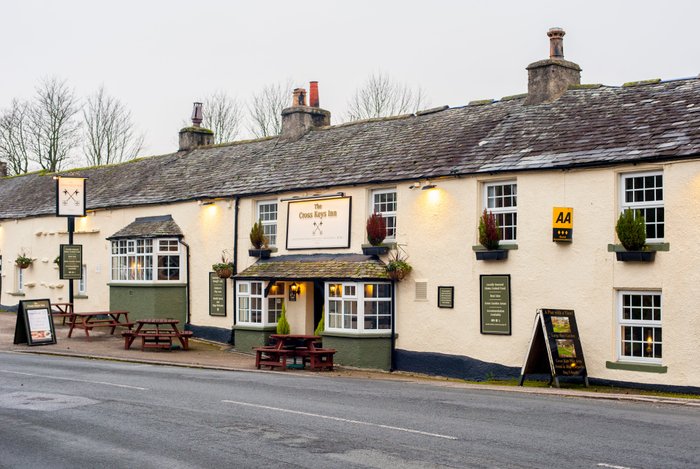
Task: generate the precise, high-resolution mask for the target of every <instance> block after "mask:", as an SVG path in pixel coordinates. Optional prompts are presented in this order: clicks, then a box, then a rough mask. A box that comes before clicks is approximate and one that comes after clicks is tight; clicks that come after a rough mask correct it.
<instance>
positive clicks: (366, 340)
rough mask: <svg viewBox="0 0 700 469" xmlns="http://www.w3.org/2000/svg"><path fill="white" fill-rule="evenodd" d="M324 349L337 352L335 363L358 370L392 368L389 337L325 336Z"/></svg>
mask: <svg viewBox="0 0 700 469" xmlns="http://www.w3.org/2000/svg"><path fill="white" fill-rule="evenodd" d="M323 347H324V348H334V349H336V350H337V352H336V354H335V355H334V357H333V363H337V364H338V365H347V366H356V367H358V368H378V369H380V370H389V369H390V368H391V339H390V338H389V337H341V336H333V335H326V334H323Z"/></svg>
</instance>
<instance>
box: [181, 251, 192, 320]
mask: <svg viewBox="0 0 700 469" xmlns="http://www.w3.org/2000/svg"><path fill="white" fill-rule="evenodd" d="M180 244H182V245H183V246H185V252H186V253H187V262H186V264H187V284H186V285H185V295H186V296H187V302H186V304H185V306H186V308H187V324H190V322H191V320H192V318H191V308H190V245H189V244H187V243H186V242H184V241H183V240H180Z"/></svg>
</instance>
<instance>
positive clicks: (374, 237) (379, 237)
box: [367, 213, 386, 246]
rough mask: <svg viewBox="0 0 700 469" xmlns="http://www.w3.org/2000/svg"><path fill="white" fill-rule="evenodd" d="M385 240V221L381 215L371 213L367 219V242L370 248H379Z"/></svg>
mask: <svg viewBox="0 0 700 469" xmlns="http://www.w3.org/2000/svg"><path fill="white" fill-rule="evenodd" d="M384 238H386V221H385V220H384V218H383V217H382V214H381V213H373V214H372V215H370V217H369V218H368V219H367V240H368V241H369V244H371V245H372V246H380V245H381V244H382V241H384Z"/></svg>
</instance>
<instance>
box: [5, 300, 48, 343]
mask: <svg viewBox="0 0 700 469" xmlns="http://www.w3.org/2000/svg"><path fill="white" fill-rule="evenodd" d="M14 343H15V344H27V345H49V344H55V343H56V330H55V329H54V325H53V316H52V315H51V302H50V301H49V300H22V301H20V302H19V309H18V310H17V322H16V323H15V340H14Z"/></svg>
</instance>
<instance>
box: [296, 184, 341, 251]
mask: <svg viewBox="0 0 700 469" xmlns="http://www.w3.org/2000/svg"><path fill="white" fill-rule="evenodd" d="M350 200H351V197H336V198H331V199H312V200H299V201H290V202H289V207H288V210H287V249H329V248H349V247H350V209H351V203H350Z"/></svg>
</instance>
